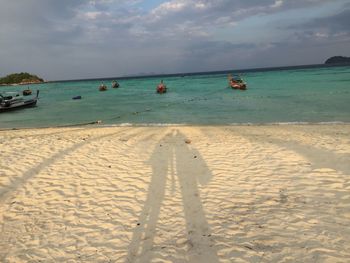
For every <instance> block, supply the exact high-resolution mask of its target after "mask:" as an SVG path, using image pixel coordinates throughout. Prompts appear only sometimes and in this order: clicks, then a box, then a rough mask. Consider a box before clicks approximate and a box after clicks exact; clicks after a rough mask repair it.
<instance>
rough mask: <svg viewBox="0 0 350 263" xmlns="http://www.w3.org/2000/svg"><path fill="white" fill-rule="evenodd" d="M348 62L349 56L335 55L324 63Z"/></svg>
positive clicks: (349, 60) (349, 61)
mask: <svg viewBox="0 0 350 263" xmlns="http://www.w3.org/2000/svg"><path fill="white" fill-rule="evenodd" d="M342 63H350V58H349V57H342V56H335V57H331V58H329V59H327V60H326V62H325V64H342Z"/></svg>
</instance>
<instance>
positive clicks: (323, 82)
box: [0, 65, 350, 129]
mask: <svg viewBox="0 0 350 263" xmlns="http://www.w3.org/2000/svg"><path fill="white" fill-rule="evenodd" d="M228 73H233V74H234V75H235V74H239V75H240V76H241V77H242V78H243V80H244V81H245V82H246V83H247V86H248V89H247V90H245V91H241V90H233V89H231V88H229V87H228V79H227V75H228ZM112 80H116V81H118V83H119V84H120V87H119V88H117V89H113V88H112V87H111V84H112ZM161 80H163V81H164V83H165V84H166V85H167V88H168V92H167V93H165V94H157V93H156V86H157V84H158V83H159V82H160V81H161ZM102 83H104V84H105V85H107V87H108V90H107V91H104V92H101V91H99V89H98V88H99V86H100V85H101V84H102ZM26 88H30V89H31V90H32V91H33V93H35V91H36V90H40V94H39V100H38V103H37V106H36V107H33V108H26V109H21V110H16V111H12V112H3V113H0V128H1V129H14V128H33V127H35V128H38V127H58V126H59V127H61V126H74V125H85V124H91V123H96V122H98V123H99V124H100V125H106V126H128V125H130V126H167V125H169V126H170V125H239V124H248V125H249V124H252V125H257V124H281V125H283V124H294V123H317V124H324V123H350V66H349V65H348V66H333V67H325V66H308V67H285V68H271V69H254V70H242V71H222V72H207V73H193V74H174V75H163V76H144V77H125V78H108V79H90V80H78V81H77V80H73V81H55V82H47V83H43V84H36V85H30V86H3V87H0V93H4V92H7V91H9V92H13V91H18V92H21V91H22V90H23V89H26ZM75 96H81V97H82V98H81V99H80V100H73V99H72V98H73V97H75Z"/></svg>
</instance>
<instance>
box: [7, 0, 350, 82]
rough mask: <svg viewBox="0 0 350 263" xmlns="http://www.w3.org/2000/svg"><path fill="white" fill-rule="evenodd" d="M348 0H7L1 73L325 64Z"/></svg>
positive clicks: (63, 75) (349, 21) (347, 19)
mask: <svg viewBox="0 0 350 263" xmlns="http://www.w3.org/2000/svg"><path fill="white" fill-rule="evenodd" d="M335 55H342V56H350V0H0V76H5V75H7V74H10V73H14V72H30V73H32V74H36V75H38V76H40V77H42V78H44V79H45V80H64V79H85V78H103V77H118V76H130V75H143V74H170V73H185V72H203V71H219V70H231V69H232V70H237V69H248V68H260V67H278V66H292V65H307V64H321V63H324V61H325V60H326V59H327V58H329V57H331V56H335Z"/></svg>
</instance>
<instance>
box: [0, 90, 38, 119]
mask: <svg viewBox="0 0 350 263" xmlns="http://www.w3.org/2000/svg"><path fill="white" fill-rule="evenodd" d="M38 98H39V90H37V92H36V96H35V97H34V98H31V99H27V100H25V99H23V98H20V97H19V96H16V97H12V96H3V95H1V94H0V113H1V112H6V111H12V110H17V109H22V108H28V107H34V106H35V105H36V103H37V101H38Z"/></svg>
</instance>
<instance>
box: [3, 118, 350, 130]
mask: <svg viewBox="0 0 350 263" xmlns="http://www.w3.org/2000/svg"><path fill="white" fill-rule="evenodd" d="M299 125H300V126H323V125H335V126H336V125H350V122H342V121H332V122H270V123H249V122H247V123H231V124H188V123H184V124H180V123H172V124H169V123H140V124H139V123H121V124H103V122H102V121H100V120H98V121H92V122H86V123H77V124H67V125H58V126H43V127H13V128H1V127H0V131H11V130H13V131H16V130H36V129H40V130H42V129H59V128H73V127H78V128H79V127H80V128H84V127H91V128H113V127H115V128H118V127H135V128H137V127H141V128H142V127H143V128H147V127H239V126H242V127H245V126H247V127H249V126H258V127H260V126H299Z"/></svg>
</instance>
